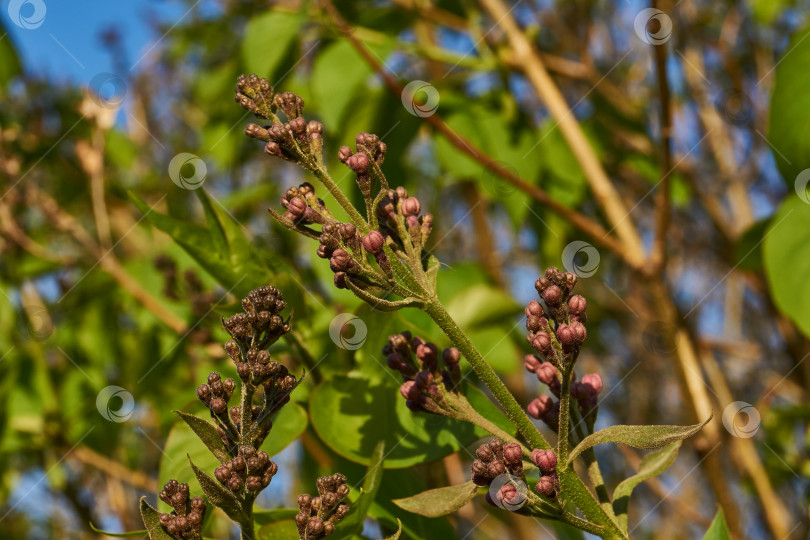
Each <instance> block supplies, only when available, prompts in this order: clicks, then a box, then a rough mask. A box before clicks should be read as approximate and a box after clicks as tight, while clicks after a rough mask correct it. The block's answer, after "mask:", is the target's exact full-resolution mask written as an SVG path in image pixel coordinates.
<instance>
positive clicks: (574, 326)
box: [571, 321, 588, 344]
mask: <svg viewBox="0 0 810 540" xmlns="http://www.w3.org/2000/svg"><path fill="white" fill-rule="evenodd" d="M571 330H573V331H574V337H575V338H576V341H577V343H580V344H582V343H583V342H584V341H585V338H587V337H588V331H587V330H586V329H585V325H584V324H582V323H581V322H579V321H574V322H572V323H571Z"/></svg>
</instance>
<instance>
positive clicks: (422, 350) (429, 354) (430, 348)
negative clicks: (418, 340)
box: [416, 343, 439, 370]
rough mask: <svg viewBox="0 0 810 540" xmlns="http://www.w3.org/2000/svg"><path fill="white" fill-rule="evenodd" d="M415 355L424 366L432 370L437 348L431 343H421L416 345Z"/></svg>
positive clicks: (437, 351)
mask: <svg viewBox="0 0 810 540" xmlns="http://www.w3.org/2000/svg"><path fill="white" fill-rule="evenodd" d="M416 356H417V358H419V360H421V361H422V363H423V364H424V365H425V367H426V368H428V369H430V370H433V369H435V368H436V361H437V360H438V356H439V349H438V348H437V347H436V345H435V344H433V343H422V344H420V345H418V346H417V347H416Z"/></svg>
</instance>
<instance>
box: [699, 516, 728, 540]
mask: <svg viewBox="0 0 810 540" xmlns="http://www.w3.org/2000/svg"><path fill="white" fill-rule="evenodd" d="M730 538H731V535H730V534H729V532H728V525H726V517H725V516H724V515H723V510H722V509H719V510H717V514H716V515H715V516H714V519H713V520H712V524H711V525H710V526H709V528H708V530H707V531H706V534H704V535H703V540H729V539H730Z"/></svg>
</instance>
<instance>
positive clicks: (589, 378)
mask: <svg viewBox="0 0 810 540" xmlns="http://www.w3.org/2000/svg"><path fill="white" fill-rule="evenodd" d="M582 384H583V385H587V386H588V387H590V388H591V390H592V395H598V394H599V393H600V392H601V391H602V377H600V376H599V375H598V374H597V373H588V374H587V375H585V376H584V377H582Z"/></svg>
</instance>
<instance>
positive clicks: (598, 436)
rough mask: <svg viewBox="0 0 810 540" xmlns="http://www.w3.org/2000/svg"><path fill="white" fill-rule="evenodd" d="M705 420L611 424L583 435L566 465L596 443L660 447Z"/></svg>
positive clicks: (694, 430) (688, 434)
mask: <svg viewBox="0 0 810 540" xmlns="http://www.w3.org/2000/svg"><path fill="white" fill-rule="evenodd" d="M711 419H712V417H711V416H710V417H709V418H708V419H707V420H706V421H705V422H701V423H700V424H695V425H693V426H611V427H609V428H605V429H603V430H601V431H597V432H596V433H594V434H592V435H588V436H587V437H585V438H584V439H583V440H582V442H580V443H579V444H578V445H577V447H576V448H574V449H573V450H572V451H571V454H570V455H569V456H568V465H570V464H571V463H572V462H573V461H574V459H576V457H577V456H578V455H580V454H581V453H582V452H584V451H585V450H587V449H588V448H593V447H594V446H596V445H597V444H604V443H622V444H626V445H628V446H632V447H634V448H662V447H664V446H666V445H668V444H670V443H673V442H675V441H682V440H683V439H686V438H687V437H691V436H692V435H694V434H695V433H697V432H698V431H700V428H702V427H703V426H705V425H706V424H707V423H708V422H709V420H711Z"/></svg>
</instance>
